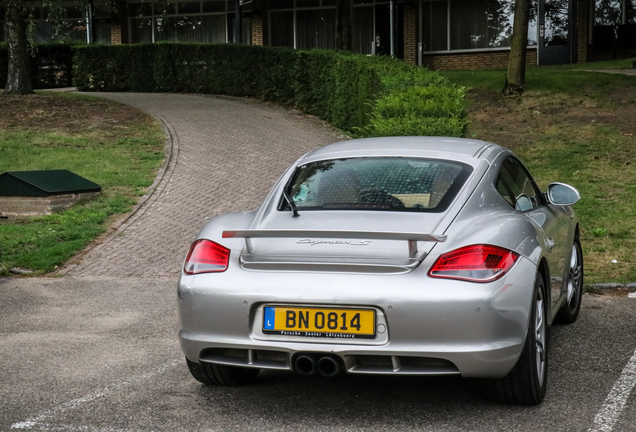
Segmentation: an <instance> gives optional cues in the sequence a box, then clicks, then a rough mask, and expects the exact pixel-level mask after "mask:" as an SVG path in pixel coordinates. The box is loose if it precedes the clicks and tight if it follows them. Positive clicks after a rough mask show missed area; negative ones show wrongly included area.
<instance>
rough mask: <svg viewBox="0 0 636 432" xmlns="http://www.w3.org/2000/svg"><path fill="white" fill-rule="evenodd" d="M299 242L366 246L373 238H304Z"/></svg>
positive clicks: (298, 242) (314, 244)
mask: <svg viewBox="0 0 636 432" xmlns="http://www.w3.org/2000/svg"><path fill="white" fill-rule="evenodd" d="M296 243H297V244H308V245H309V246H316V245H321V244H330V245H350V246H366V245H368V244H369V243H371V240H360V241H358V242H351V241H349V240H313V239H302V240H298V241H297V242H296Z"/></svg>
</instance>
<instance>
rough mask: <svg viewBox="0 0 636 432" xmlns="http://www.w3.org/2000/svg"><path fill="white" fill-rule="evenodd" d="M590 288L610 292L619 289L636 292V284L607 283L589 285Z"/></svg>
mask: <svg viewBox="0 0 636 432" xmlns="http://www.w3.org/2000/svg"><path fill="white" fill-rule="evenodd" d="M587 287H589V288H593V289H597V290H603V291H609V290H617V289H627V290H630V291H636V282H632V283H628V284H621V283H617V282H605V283H596V284H589V285H587Z"/></svg>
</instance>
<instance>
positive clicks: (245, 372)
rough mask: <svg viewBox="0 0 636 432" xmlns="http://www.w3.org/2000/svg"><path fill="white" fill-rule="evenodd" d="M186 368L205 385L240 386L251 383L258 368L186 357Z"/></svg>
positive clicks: (255, 376) (254, 379)
mask: <svg viewBox="0 0 636 432" xmlns="http://www.w3.org/2000/svg"><path fill="white" fill-rule="evenodd" d="M186 363H187V364H188V369H190V373H191V374H192V376H193V377H194V379H195V380H197V381H199V382H200V383H203V384H205V385H216V386H229V387H234V386H242V385H249V384H253V383H254V382H255V381H256V378H257V376H258V373H259V372H260V369H255V368H243V367H238V366H223V365H217V364H211V363H195V362H192V361H190V360H188V359H187V358H186Z"/></svg>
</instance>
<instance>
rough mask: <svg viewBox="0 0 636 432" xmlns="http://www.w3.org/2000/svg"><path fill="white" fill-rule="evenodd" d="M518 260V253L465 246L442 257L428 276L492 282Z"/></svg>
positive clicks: (489, 247)
mask: <svg viewBox="0 0 636 432" xmlns="http://www.w3.org/2000/svg"><path fill="white" fill-rule="evenodd" d="M517 258H519V254H518V253H515V252H513V251H510V250H508V249H504V248H501V247H498V246H490V245H472V246H465V247H463V248H459V249H456V250H454V251H451V252H448V253H445V254H443V255H442V256H440V257H439V258H438V259H437V261H436V262H435V265H433V267H432V268H431V270H429V272H428V275H429V276H430V277H434V278H446V279H460V280H465V281H470V282H491V281H494V280H497V279H499V278H500V277H502V276H503V275H505V274H506V273H507V272H508V270H510V269H511V268H512V266H513V265H514V263H515V262H516V261H517Z"/></svg>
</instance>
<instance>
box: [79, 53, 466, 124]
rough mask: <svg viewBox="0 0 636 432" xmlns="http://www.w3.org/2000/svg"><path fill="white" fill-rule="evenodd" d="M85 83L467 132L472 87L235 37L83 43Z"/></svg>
mask: <svg viewBox="0 0 636 432" xmlns="http://www.w3.org/2000/svg"><path fill="white" fill-rule="evenodd" d="M73 62H74V83H75V85H76V86H77V87H78V88H79V89H80V90H83V91H138V92H183V93H213V94H226V95H230V96H249V97H256V98H261V99H264V100H270V101H274V102H277V103H280V104H283V105H293V106H296V107H298V108H300V109H301V110H303V111H305V112H308V113H310V114H313V115H316V116H319V117H321V118H323V119H325V120H327V121H328V122H330V123H331V124H333V125H334V126H336V127H338V128H341V129H343V130H345V131H348V132H350V133H351V134H353V135H356V136H388V135H440V136H461V135H462V134H463V131H464V128H465V124H466V121H465V113H464V108H465V99H464V89H463V88H462V87H458V86H454V85H452V84H450V83H449V82H448V81H447V80H446V79H445V78H444V77H442V76H441V75H439V74H437V73H435V72H431V71H429V70H426V69H423V68H419V67H416V66H413V65H408V64H406V63H404V62H403V61H400V60H397V59H392V58H387V57H367V56H363V55H358V54H353V53H345V52H336V51H324V50H311V51H294V50H291V49H288V48H281V47H262V46H253V45H233V44H187V43H157V44H146V45H113V46H104V45H92V46H82V47H76V48H75V55H74V60H73Z"/></svg>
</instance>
